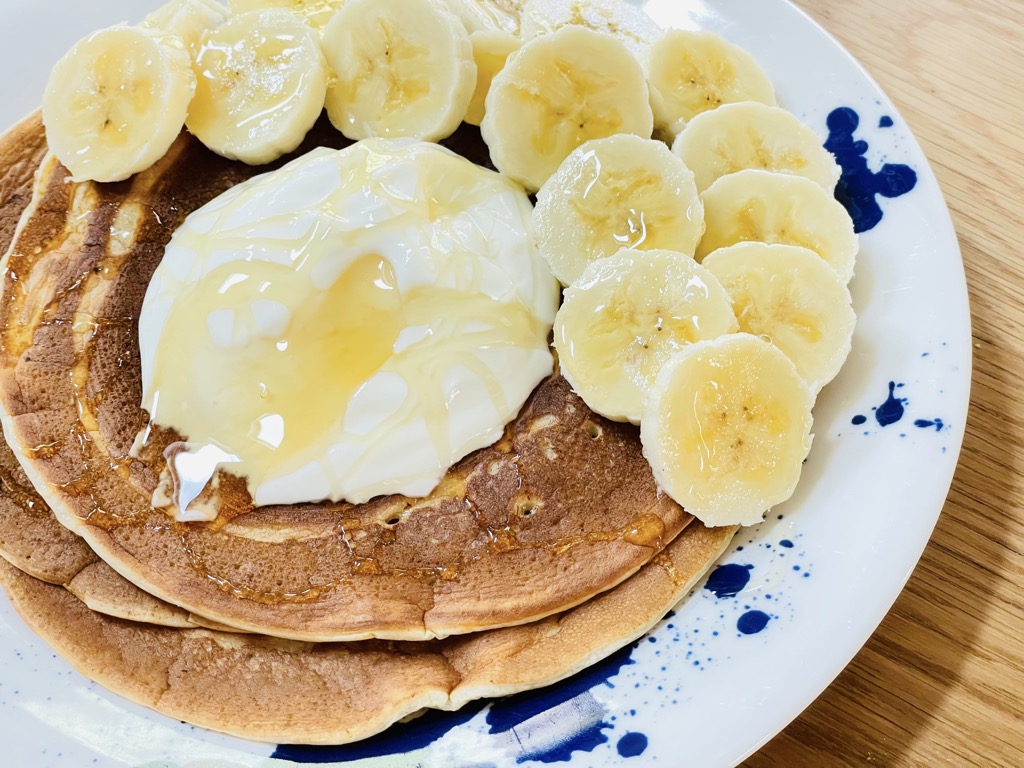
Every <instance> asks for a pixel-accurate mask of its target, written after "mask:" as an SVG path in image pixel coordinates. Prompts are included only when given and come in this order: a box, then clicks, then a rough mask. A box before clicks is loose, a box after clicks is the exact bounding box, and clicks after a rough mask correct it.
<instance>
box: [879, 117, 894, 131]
mask: <svg viewBox="0 0 1024 768" xmlns="http://www.w3.org/2000/svg"><path fill="white" fill-rule="evenodd" d="M878 127H879V128H892V118H891V117H889V116H888V115H882V116H881V117H880V118H878Z"/></svg>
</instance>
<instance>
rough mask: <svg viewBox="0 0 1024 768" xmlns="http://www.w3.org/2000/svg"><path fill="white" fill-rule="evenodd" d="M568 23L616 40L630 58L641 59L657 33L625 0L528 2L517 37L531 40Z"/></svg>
mask: <svg viewBox="0 0 1024 768" xmlns="http://www.w3.org/2000/svg"><path fill="white" fill-rule="evenodd" d="M570 24H574V25H579V26H583V27H587V28H589V29H592V30H594V31H595V32H603V33H604V34H606V35H612V36H613V37H617V38H618V39H619V40H621V41H622V42H623V43H625V44H626V47H627V48H629V50H630V51H632V52H633V55H634V56H641V55H642V54H643V53H644V51H645V50H646V49H647V48H648V47H649V46H650V45H651V44H652V43H653V42H654V41H655V40H657V39H658V36H659V35H660V34H661V27H659V26H658V24H657V23H656V22H655V21H654V19H652V18H651V17H650V16H648V15H647V14H646V13H644V12H643V11H642V10H640V9H639V8H637V7H636V6H635V5H631V4H629V3H627V2H626V0H528V2H527V3H526V4H525V5H524V6H523V12H522V18H521V20H520V25H521V33H520V34H521V36H522V38H523V40H532V39H533V38H535V37H538V36H539V35H546V34H548V33H550V32H554V31H555V30H558V29H561V28H562V27H564V26H568V25H570Z"/></svg>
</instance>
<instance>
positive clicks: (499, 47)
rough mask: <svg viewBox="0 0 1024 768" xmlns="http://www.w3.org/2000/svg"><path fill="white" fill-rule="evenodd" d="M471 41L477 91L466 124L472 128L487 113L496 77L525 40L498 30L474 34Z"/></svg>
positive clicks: (467, 114) (467, 112)
mask: <svg viewBox="0 0 1024 768" xmlns="http://www.w3.org/2000/svg"><path fill="white" fill-rule="evenodd" d="M469 41H470V42H471V43H472V44H473V60H474V61H475V62H476V90H475V91H474V92H473V99H472V101H470V102H469V108H468V109H466V117H465V118H464V121H465V122H467V123H469V124H470V125H480V123H481V122H483V119H484V114H485V112H486V111H487V110H486V107H485V100H486V99H487V92H488V91H489V90H491V82H492V81H493V80H494V76H495V75H496V74H498V73H499V72H500V71H501V70H502V68H503V67H504V66H505V62H506V61H508V57H509V56H511V55H512V54H513V53H515V52H516V51H518V50H519V49H520V47H522V45H523V41H522V40H520V39H519V38H518V37H516V36H515V35H512V34H509V33H508V32H503V31H501V30H498V29H481V30H478V31H476V32H473V33H472V34H471V35H470V36H469Z"/></svg>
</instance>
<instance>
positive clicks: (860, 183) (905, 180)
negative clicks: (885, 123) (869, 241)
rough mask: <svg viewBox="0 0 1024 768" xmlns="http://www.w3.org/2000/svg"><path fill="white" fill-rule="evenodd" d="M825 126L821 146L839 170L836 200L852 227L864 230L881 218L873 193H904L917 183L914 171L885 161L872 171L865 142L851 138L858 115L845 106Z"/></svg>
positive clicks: (831, 115) (831, 116) (830, 117)
mask: <svg viewBox="0 0 1024 768" xmlns="http://www.w3.org/2000/svg"><path fill="white" fill-rule="evenodd" d="M827 125H828V139H827V140H826V141H825V149H827V150H828V151H829V152H831V153H832V154H833V155H835V158H836V161H837V162H838V163H839V165H840V167H841V168H842V171H843V172H842V175H841V176H840V177H839V183H838V184H837V185H836V199H837V200H838V201H839V202H840V203H842V204H843V207H845V208H846V210H847V211H848V212H849V214H850V218H852V219H853V228H854V230H855V231H857V232H867V231H868V230H870V229H874V228H875V226H877V225H878V223H879V222H880V221H881V220H882V208H881V206H880V205H879V204H878V201H877V200H876V199H875V198H876V196H878V195H881V196H882V197H890V198H891V197H899V196H900V195H905V194H907V193H908V192H910V190H912V189H913V188H914V187H915V186H916V185H917V174H916V173H915V172H914V169H913V168H911V167H910V166H907V165H898V164H894V163H885V164H884V165H883V166H882V167H881V169H880V170H879V171H877V172H876V171H872V170H871V168H870V167H869V166H868V161H867V158H866V157H865V155H866V154H867V151H868V143H867V142H866V141H864V140H857V139H854V133H855V132H856V130H857V126H858V125H860V116H859V115H858V114H857V113H856V112H855V111H854V110H852V109H850V108H849V107H839V108H838V109H834V110H832V112H831V113H830V114H829V116H828V119H827Z"/></svg>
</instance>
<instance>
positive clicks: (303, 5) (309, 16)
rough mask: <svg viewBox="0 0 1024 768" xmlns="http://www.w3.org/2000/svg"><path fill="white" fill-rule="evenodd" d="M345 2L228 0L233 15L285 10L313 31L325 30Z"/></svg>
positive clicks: (326, 0) (341, 0) (334, 0)
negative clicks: (271, 9)
mask: <svg viewBox="0 0 1024 768" xmlns="http://www.w3.org/2000/svg"><path fill="white" fill-rule="evenodd" d="M344 2H345V0H228V5H229V6H230V8H231V12H232V13H247V12H249V11H263V10H266V9H267V8H284V9H285V10H287V11H291V12H292V13H297V14H298V15H299V16H301V17H302V18H303V19H305V21H307V22H308V23H309V25H310V26H311V27H313V29H323V28H324V27H326V26H327V22H329V21H330V20H331V17H332V16H334V14H335V13H336V12H337V10H338V9H339V8H341V6H342V4H343V3H344Z"/></svg>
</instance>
